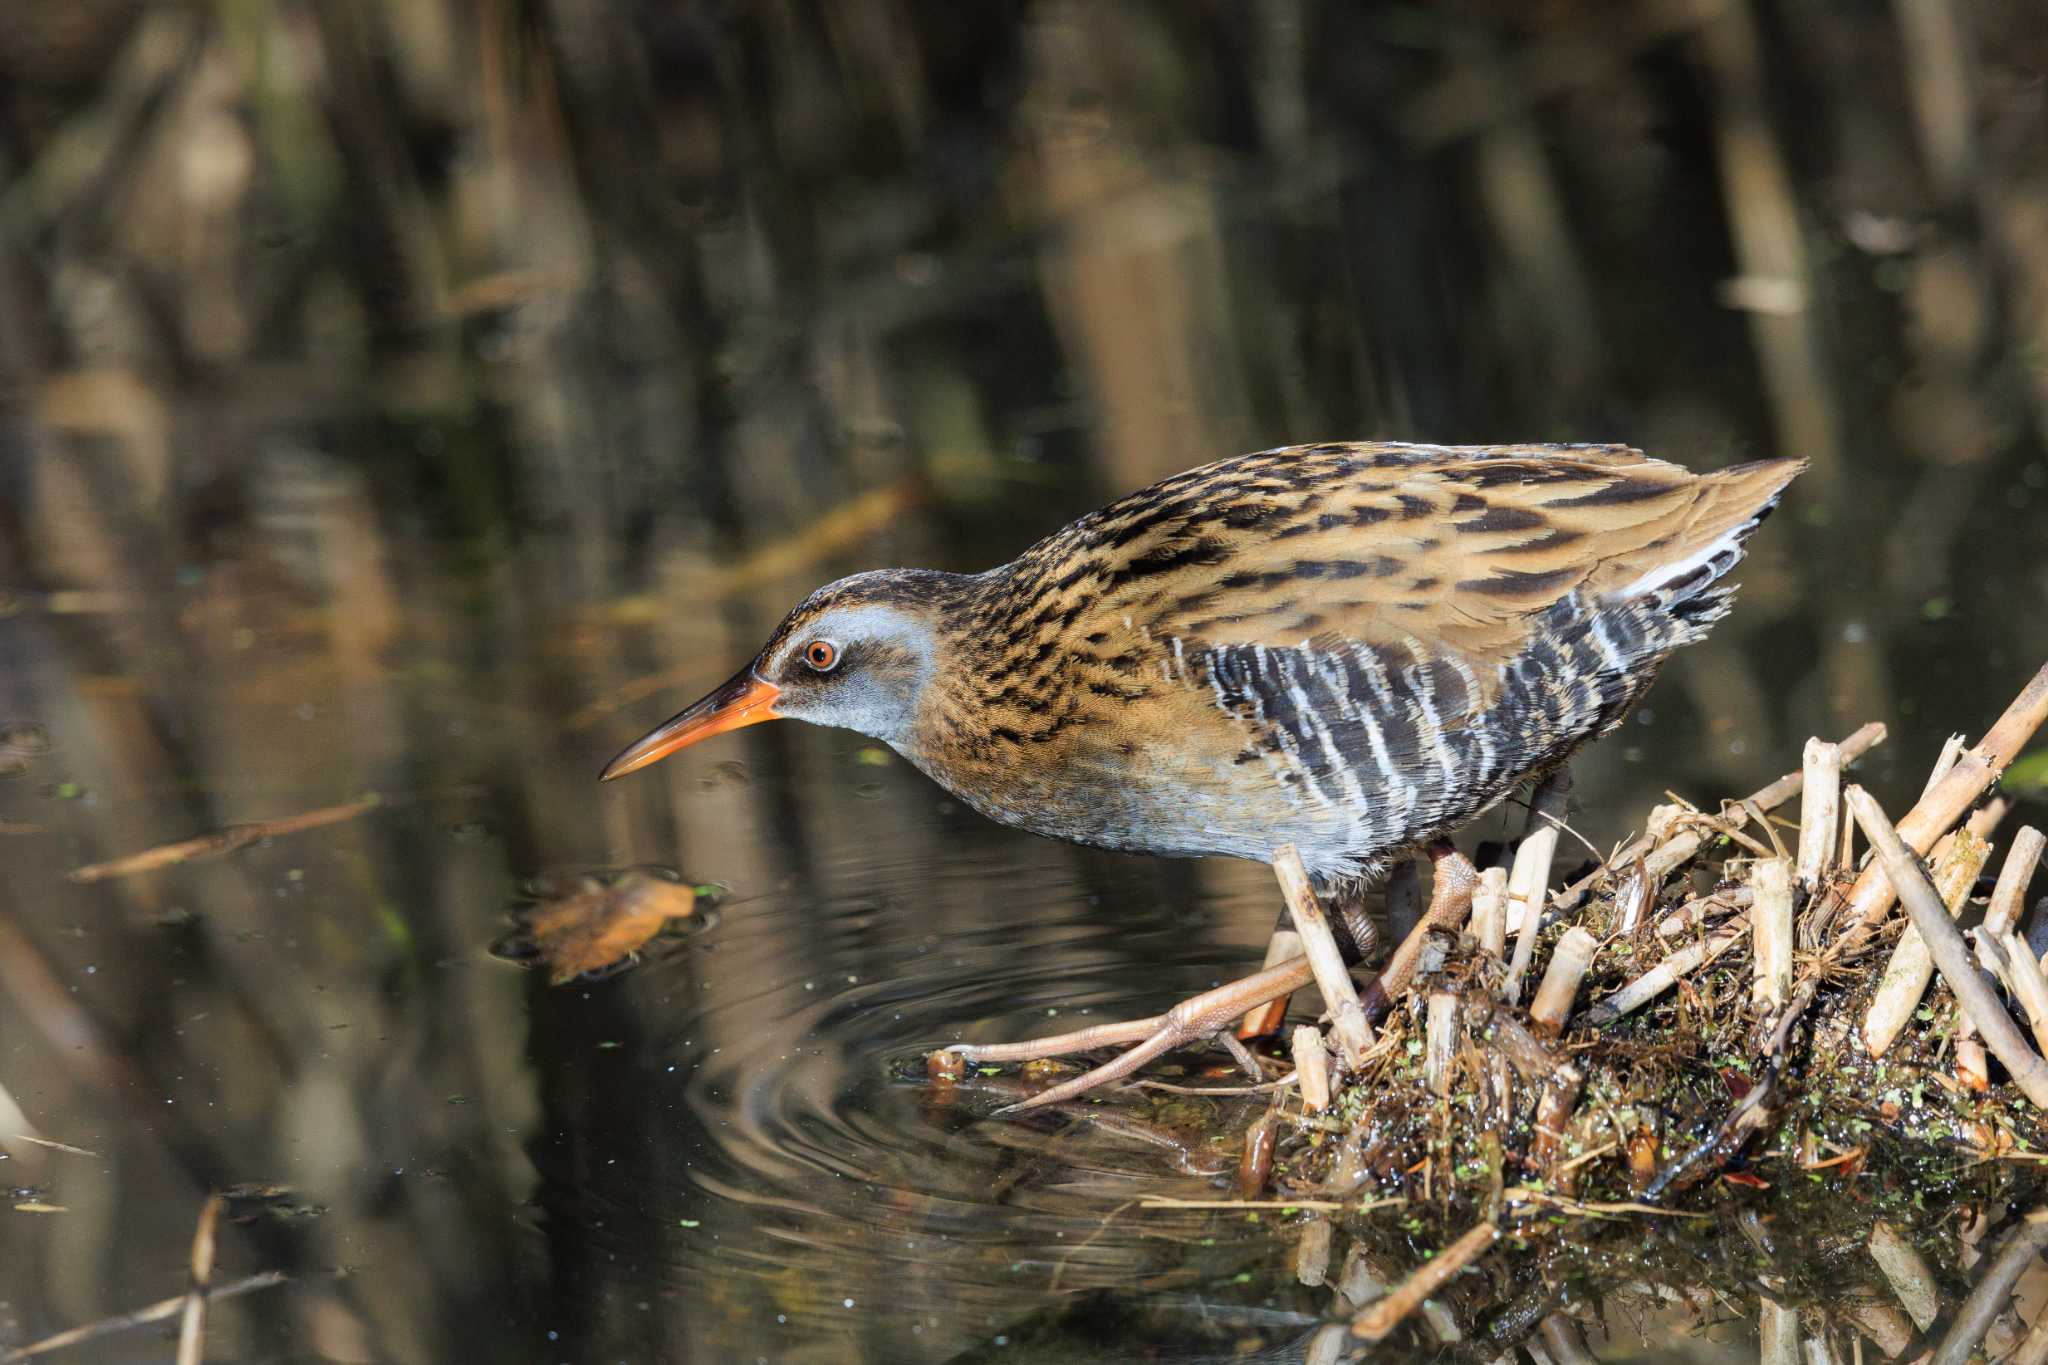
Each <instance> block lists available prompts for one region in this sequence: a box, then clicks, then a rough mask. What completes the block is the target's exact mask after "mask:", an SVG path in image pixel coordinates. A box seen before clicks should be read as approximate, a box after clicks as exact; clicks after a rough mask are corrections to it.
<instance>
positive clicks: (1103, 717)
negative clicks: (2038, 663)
mask: <svg viewBox="0 0 2048 1365" xmlns="http://www.w3.org/2000/svg"><path fill="white" fill-rule="evenodd" d="M1804 468H1805V464H1804V462H1803V461H1800V460H1796V459H1774V460H1763V461H1757V462H1753V463H1747V464H1740V465H1735V466H1732V467H1730V468H1726V469H1722V470H1718V471H1715V472H1710V473H1695V472H1693V471H1691V470H1689V469H1686V468H1684V467H1682V466H1680V465H1676V464H1672V463H1669V462H1666V461H1663V460H1658V459H1653V458H1650V457H1648V456H1646V455H1644V454H1643V453H1642V452H1641V451H1640V450H1637V449H1635V448H1634V447H1631V446H1626V445H1590V444H1574V445H1490V446H1452V445H1428V444H1411V443H1403V442H1335V443H1323V444H1316V445H1296V446H1284V447H1279V448H1275V449H1270V450H1264V451H1258V452H1255V453H1252V454H1248V455H1240V456H1237V457H1235V458H1232V459H1225V460H1221V461H1218V462H1215V463H1212V464H1206V465H1203V466H1201V467H1199V468H1195V469H1191V470H1188V471H1186V472H1185V473H1181V474H1176V475H1173V476H1172V477H1169V478H1166V479H1163V480H1161V481H1160V482H1158V483H1155V484H1153V485H1151V486H1150V487H1148V488H1145V489H1142V490H1140V491H1138V492H1135V493H1131V494H1129V495H1128V496H1125V497H1122V498H1119V499H1118V500H1116V501H1115V502H1112V503H1110V504H1109V505H1108V506H1106V507H1103V508H1101V509H1100V510H1098V511H1095V512H1091V513H1089V514H1087V515H1086V516H1083V517H1081V518H1080V519H1079V520H1077V521H1075V522H1073V523H1071V524H1070V525H1068V526H1066V527H1064V528H1062V529H1060V530H1058V531H1056V532H1054V533H1053V534H1051V535H1049V536H1047V537H1045V538H1044V539H1042V540H1040V541H1038V542H1037V543H1036V544H1034V545H1032V546H1030V547H1029V548H1028V549H1026V550H1025V551H1024V552H1023V553H1021V554H1020V555H1018V556H1017V557H1016V558H1015V559H1013V560H1011V561H1009V562H1008V563H1006V564H1002V565H999V566H997V567H995V568H992V569H989V570H986V571H985V572H981V573H950V572H943V571H938V570H931V569H884V570H875V571H869V572H865V573H857V574H854V575H852V576H851V577H847V578H841V579H839V580H838V581H836V582H833V583H830V584H827V585H826V586H824V587H821V588H819V589H817V590H816V591H815V592H813V593H811V594H810V595H809V596H808V597H806V598H805V599H804V600H803V601H802V602H800V603H798V604H797V606H796V607H795V608H794V609H793V610H791V611H790V612H789V613H788V615H787V616H785V617H784V618H783V620H782V622H781V624H780V625H778V626H777V627H776V628H775V630H774V631H773V632H772V633H771V634H770V635H769V637H768V640H767V643H766V644H764V645H763V646H762V647H761V649H760V650H759V651H758V652H757V653H756V654H755V656H754V657H753V658H752V659H751V660H749V661H748V662H747V663H746V665H745V666H744V667H742V668H741V669H740V670H739V671H738V672H737V673H735V674H734V675H733V676H732V678H731V679H730V680H729V681H727V682H726V683H725V684H723V685H722V686H720V687H718V688H716V689H715V690H713V691H712V692H711V693H710V694H709V695H707V696H705V697H704V698H702V699H701V700H699V701H697V702H695V703H694V704H692V705H690V706H688V707H686V708H685V709H684V710H682V711H681V712H679V713H678V714H676V715H675V716H673V717H671V718H670V719H669V720H667V721H666V722H664V723H663V724H661V725H660V726H658V727H656V728H655V729H654V730H652V731H650V732H649V733H648V734H646V735H645V736H643V737H642V738H640V739H639V740H636V741H635V742H634V743H633V744H631V745H629V746H628V747H627V748H626V749H625V750H624V751H622V752H621V753H620V754H619V755H618V756H617V757H616V758H614V759H613V760H612V761H611V763H610V764H608V765H607V766H606V767H605V769H604V771H603V773H602V777H603V779H604V780H606V781H610V780H614V779H616V778H619V777H623V776H625V775H626V774H628V773H632V772H635V771H637V770H639V769H641V768H644V767H646V766H647V765H648V764H650V763H654V762H656V761H657V760H659V759H661V758H663V757H665V756H667V755H669V754H672V753H674V752H676V751H677V750H679V749H682V748H685V747H687V746H689V745H692V744H696V743H699V742H701V741H703V740H705V739H709V738H710V737H712V736H714V735H718V734H723V733H725V732H728V731H731V730H736V729H739V728H741V727H743V726H750V725H754V724H757V723H760V722H763V721H767V720H771V719H778V718H791V719H798V720H805V721H809V722H812V723H814V724H819V725H826V726H837V727H842V728H845V729H849V730H854V731H858V732H859V733H861V734H863V735H866V736H869V737H870V738H872V739H874V740H877V741H879V742H881V743H883V744H886V745H888V746H889V747H890V748H892V749H893V750H895V751H896V752H897V753H899V754H900V755H902V756H903V757H904V758H905V759H907V760H908V761H909V762H910V763H911V764H912V765H913V766H915V767H916V768H918V769H919V770H920V771H922V772H923V773H925V774H926V775H927V776H929V777H930V778H931V779H932V780H933V781H935V782H936V783H938V785H939V786H941V787H942V788H944V789H945V790H946V791H948V792H950V793H951V794H952V795H953V796H955V797H956V798H958V799H959V800H960V801H962V802H964V803H965V804H966V805H968V806H969V807H971V808H972V809H974V810H976V811H978V812H980V813H981V814H982V815H984V816H987V817H988V818H989V819H991V820H993V821H995V822H996V823H998V824H1002V825H1008V826H1012V827H1015V828H1018V829H1023V830H1027V831H1030V832H1032V833H1035V834H1040V835H1045V836H1049V837H1052V838H1055V839H1062V840H1067V841H1071V842H1075V843H1080V844H1087V845H1093V846H1096V847H1101V848H1108V849H1115V850H1120V851H1124V852H1131V853H1146V854H1154V855H1160V856H1167V857H1195V856H1209V855H1223V856H1229V857H1236V858H1245V859H1252V860H1257V861H1271V860H1272V859H1273V858H1274V856H1275V852H1276V850H1278V849H1280V848H1282V847H1283V846H1288V845H1291V846H1292V847H1293V848H1294V849H1295V850H1296V851H1297V852H1298V855H1299V857H1300V859H1301V862H1302V865H1303V867H1304V868H1305V870H1306V871H1307V872H1308V874H1309V876H1310V877H1311V879H1312V881H1313V883H1314V885H1315V886H1316V887H1317V888H1318V889H1319V890H1321V891H1324V892H1327V893H1331V894H1339V895H1342V894H1346V893H1355V892H1356V891H1357V890H1358V889H1360V888H1363V887H1365V886H1367V885H1370V884H1371V883H1373V882H1374V881H1375V880H1376V879H1378V878H1379V877H1380V876H1381V875H1382V874H1384V872H1385V871H1386V870H1387V869H1388V867H1389V866H1390V865H1391V864H1392V863H1393V862H1394V861H1395V860H1396V859H1398V858H1402V857H1406V856H1411V855H1412V854H1414V853H1415V852H1416V851H1418V850H1424V849H1429V850H1433V851H1436V852H1437V853H1440V854H1441V853H1444V852H1445V851H1446V850H1447V849H1448V845H1447V843H1446V842H1445V841H1446V840H1447V838H1448V836H1449V835H1450V834H1452V833H1454V832H1455V831H1456V830H1457V829H1459V828H1460V827H1462V826H1463V825H1465V824H1467V823H1469V822H1470V821H1472V820H1473V819H1474V818H1475V817H1476V816H1478V815H1479V814H1480V813H1482V812H1484V811H1485V810H1487V809H1488V808H1490V807H1492V806H1494V805H1495V804H1497V803H1498V802H1500V801H1501V800H1503V799H1504V798H1506V797H1507V796H1509V795H1510V794H1511V793H1512V792H1514V791H1515V790H1516V789H1517V788H1519V787H1521V786H1523V785H1524V784H1526V783H1529V782H1531V781H1532V780H1536V779H1538V778H1541V777H1543V776H1544V775H1546V774H1548V773H1551V772H1553V771H1555V770H1556V769H1558V768H1559V767H1560V766H1562V765H1563V764H1564V763H1566V762H1567V761H1568V760H1569V759H1570V758H1571V757H1572V755H1573V754H1574V753H1575V752H1576V751H1577V750H1578V749H1579V748H1580V747H1581V746H1583V745H1584V744H1586V743H1587V742H1588V741H1590V740H1592V739H1594V738H1596V737H1597V736H1599V735H1602V734H1604V733H1607V732H1609V731H1611V730H1613V729H1614V728H1615V727H1616V726H1617V725H1619V724H1620V723H1621V722H1622V721H1623V720H1624V719H1625V718H1626V716H1627V715H1628V713H1629V711H1630V709H1631V708H1632V707H1633V706H1634V705H1635V704H1636V703H1637V702H1638V701H1639V700H1640V698H1641V697H1642V696H1643V694H1644V693H1645V691H1646V690H1647V689H1648V688H1649V686H1650V684H1651V682H1652V680H1653V679H1654V678H1655V676H1656V674H1657V672H1658V669H1659V668H1660V666H1661V665H1662V664H1663V662H1664V661H1665V660H1666V659H1667V658H1668V657H1669V656H1670V654H1671V653H1672V652H1673V651H1674V650H1676V649H1678V648H1680V647H1681V646H1683V645H1686V644H1690V643H1692V642H1694V641H1697V640H1699V639H1701V638H1702V637H1704V636H1705V635H1706V634H1707V632H1708V630H1709V629H1710V628H1711V627H1712V626H1713V624H1714V623H1715V622H1716V621H1718V620H1720V619H1721V618H1722V617H1723V616H1725V615H1726V614H1727V612H1728V610H1729V607H1730V604H1731V602H1732V598H1733V586H1732V585H1731V584H1729V583H1727V582H1726V581H1725V576H1726V575H1727V573H1728V572H1729V570H1730V569H1732V568H1733V567H1734V566H1735V564H1736V563H1737V562H1738V561H1739V560H1740V559H1741V558H1742V556H1743V554H1744V551H1745V548H1746V546H1747V544H1748V541H1749V539H1750V537H1751V536H1752V534H1753V533H1754V532H1755V531H1756V529H1757V527H1758V526H1759V525H1760V524H1761V523H1762V522H1763V520H1764V518H1765V517H1766V516H1768V515H1769V513H1770V512H1771V511H1772V510H1773V509H1774V508H1775V507H1776V506H1777V504H1778V502H1779V500H1780V498H1781V497H1782V496H1783V494H1784V491H1785V488H1786V486H1787V485H1788V484H1789V483H1790V482H1791V480H1792V479H1793V478H1794V477H1795V476H1797V475H1798V474H1799V472H1800V471H1801V470H1802V469H1804ZM1443 880H1444V879H1443V877H1442V876H1441V875H1440V877H1439V881H1440V882H1442V881H1443ZM1260 976H1261V977H1269V978H1272V979H1271V980H1270V981H1268V982H1267V983H1266V987H1265V988H1267V989H1270V988H1271V987H1272V986H1273V985H1274V984H1275V983H1276V982H1277V981H1279V980H1280V979H1282V978H1283V977H1284V978H1286V979H1293V978H1294V977H1301V980H1299V981H1297V982H1296V984H1297V985H1299V984H1302V983H1303V982H1305V980H1306V977H1305V976H1303V975H1302V974H1301V973H1300V972H1295V973H1293V974H1292V976H1289V975H1288V974H1286V973H1282V974H1281V975H1280V976H1277V977H1276V976H1274V972H1273V969H1269V970H1268V971H1267V972H1264V973H1261V974H1260ZM1252 979H1253V978H1248V979H1247V980H1252ZM1237 984H1238V985H1240V986H1241V985H1243V983H1237ZM1211 994H1214V993H1211ZM1246 996H1247V992H1246V991H1244V990H1240V991H1238V992H1237V994H1234V995H1227V998H1224V999H1223V1000H1221V1001H1220V1003H1217V1004H1215V1005H1213V1006H1212V1007H1210V1008H1208V1009H1207V1010H1206V1012H1204V1011H1199V1010H1198V1011H1196V1013H1197V1014H1200V1015H1201V1018H1200V1019H1198V1020H1194V1021H1193V1022H1192V1023H1191V1022H1190V1020H1189V1019H1188V1018H1180V1019H1178V1020H1177V1021H1176V1022H1174V1023H1173V1026H1172V1028H1171V1029H1170V1030H1169V1031H1170V1032H1172V1033H1173V1034H1174V1040H1176V1041H1177V1040H1179V1039H1180V1038H1182V1037H1184V1036H1185V1035H1187V1034H1188V1032H1189V1029H1190V1027H1197V1026H1199V1027H1208V1026H1209V1025H1210V1024H1212V1023H1213V1022H1215V1019H1216V1018H1217V1017H1234V1015H1229V1016H1219V1015H1218V1011H1219V1010H1222V1009H1225V1008H1228V1009H1231V1010H1238V1007H1239V1006H1241V1005H1242V1004H1244V1002H1245V999H1246ZM1269 998H1271V997H1270V996H1269ZM1281 998H1284V996H1283V997H1281ZM1238 1012H1241V1010H1238ZM1166 1018H1167V1016H1160V1019H1166ZM1141 1022H1146V1023H1155V1024H1156V1023H1158V1020H1153V1021H1141ZM1131 1027H1132V1028H1135V1027H1136V1026H1135V1025H1133V1026H1131ZM1157 1034H1158V1030H1154V1031H1153V1033H1150V1034H1133V1035H1132V1036H1133V1037H1134V1038H1136V1037H1146V1038H1152V1039H1153V1040H1154V1041H1155V1042H1156V1041H1157ZM1083 1035H1087V1036H1088V1037H1090V1038H1095V1039H1101V1038H1103V1037H1104V1034H1103V1030H1101V1029H1096V1030H1084V1031H1082V1034H1081V1035H1068V1036H1066V1037H1068V1038H1081V1037H1082V1036H1083ZM1043 1041H1047V1042H1058V1041H1060V1040H1043ZM1006 1046H1010V1047H1012V1050H1013V1051H1015V1052H1016V1055H1023V1054H1022V1052H1021V1051H1020V1050H1018V1049H1020V1048H1021V1046H1022V1045H1006ZM1157 1050H1163V1049H1155V1050H1154V1051H1153V1052H1152V1053H1150V1054H1148V1055H1156V1052H1157ZM997 1054H1001V1055H1009V1054H1007V1053H1002V1050H1001V1049H986V1048H985V1049H980V1050H979V1051H978V1052H976V1054H975V1055H979V1056H989V1055H997ZM1032 1055H1045V1054H1044V1053H1042V1052H1041V1053H1035V1054H1032ZM1098 1070H1101V1068H1098ZM1126 1070H1128V1068H1126ZM1090 1074H1091V1075H1092V1074H1093V1073H1090Z"/></svg>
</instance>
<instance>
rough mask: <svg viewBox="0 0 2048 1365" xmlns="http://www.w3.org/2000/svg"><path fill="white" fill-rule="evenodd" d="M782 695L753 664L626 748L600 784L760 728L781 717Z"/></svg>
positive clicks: (601, 775) (611, 764)
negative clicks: (702, 743)
mask: <svg viewBox="0 0 2048 1365" xmlns="http://www.w3.org/2000/svg"><path fill="white" fill-rule="evenodd" d="M781 695H782V689H781V688H779V687H777V686H776V685H775V684H774V683H765V682H762V681H761V680H760V679H759V678H757V677H755V676H754V670H753V668H752V666H751V665H750V666H749V667H747V668H743V669H741V670H740V671H739V672H738V673H737V674H735V675H734V676H733V678H732V680H731V681H730V682H728V683H726V685H725V686H723V687H721V688H719V689H718V690H717V691H716V692H713V693H712V694H711V695H710V696H708V697H706V698H704V699H703V700H702V701H700V702H697V703H696V704H695V705H693V706H690V707H688V708H686V709H685V710H683V711H682V712H681V713H680V714H678V715H675V716H671V717H670V718H669V719H668V720H666V721H663V722H662V723H661V724H660V725H658V726H656V727H655V728H654V729H652V730H650V731H648V732H647V733H646V734H644V735H642V736H641V737H640V738H638V739H636V740H634V741H633V742H632V743H631V744H629V745H627V746H626V748H625V751H624V752H623V753H621V754H620V755H619V756H618V757H617V758H615V759H613V760H612V761H611V762H610V763H608V764H606V765H605V770H604V772H603V773H601V774H600V775H599V776H598V781H600V782H609V781H611V780H612V779H613V778H615V777H624V776H625V775H626V774H627V773H631V772H638V771H639V770H640V769H642V768H644V767H646V766H647V765H648V764H650V763H655V762H659V761H660V760H661V759H664V758H667V757H668V756H669V755H670V754H672V753H674V752H675V751H676V750H678V749H686V748H688V747H689V746H690V745H692V744H695V743H696V742H697V741H698V740H700V739H709V738H711V737H712V736H713V735H722V734H724V733H725V732H726V731H727V730H737V729H740V728H741V727H742V726H747V725H759V724H760V723H761V722H762V721H764V720H775V719H777V718H778V717H777V715H776V712H775V699H776V698H777V697H779V696H781Z"/></svg>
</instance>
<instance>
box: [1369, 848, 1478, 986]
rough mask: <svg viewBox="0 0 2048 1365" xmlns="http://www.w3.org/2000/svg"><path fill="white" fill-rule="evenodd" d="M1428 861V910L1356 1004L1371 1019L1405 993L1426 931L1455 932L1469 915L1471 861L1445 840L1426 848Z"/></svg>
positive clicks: (1474, 877)
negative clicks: (1432, 878) (1432, 879)
mask: <svg viewBox="0 0 2048 1365" xmlns="http://www.w3.org/2000/svg"><path fill="white" fill-rule="evenodd" d="M1429 860H1430V862H1431V863H1432V864H1433V865H1434V866H1435V869H1436V885H1435V887H1434V888H1433V889H1432V890H1431V891H1430V893H1429V909H1427V910H1425V911H1423V912H1422V918H1421V919H1419V920H1417V921H1416V922H1415V927H1414V928H1413V929H1411V930H1409V931H1408V937H1406V938H1404V939H1402V940H1401V946H1400V947H1398V948H1396V949H1395V950H1394V955H1393V956H1392V957H1390V958H1388V959H1387V965H1386V966H1384V967H1382V968H1381V969H1380V974H1379V975H1378V976H1377V977H1375V978H1374V979H1373V981H1372V983H1371V984H1370V985H1368V986H1367V987H1366V988H1365V990H1364V991H1362V992H1360V994H1359V1003H1360V1004H1362V1005H1364V1006H1365V1012H1366V1014H1367V1015H1368V1016H1370V1017H1371V1018H1374V1019H1377V1018H1379V1016H1380V1015H1382V1014H1384V1013H1386V1011H1387V1007H1388V1006H1389V1005H1391V1004H1393V1002H1394V997H1395V996H1397V995H1399V994H1400V993H1401V992H1402V991H1405V990H1407V989H1408V980H1409V978H1410V977H1412V976H1414V975H1415V963H1416V962H1417V960H1418V959H1420V958H1421V956H1422V945H1423V943H1424V941H1425V940H1427V939H1428V937H1429V932H1430V930H1432V929H1456V928H1458V926H1460V925H1461V924H1463V923H1464V922H1465V919H1466V917H1467V916H1468V915H1470V914H1471V913H1472V888H1474V887H1475V886H1477V885H1479V869H1478V868H1476V867H1474V866H1472V860H1471V859H1470V858H1467V857H1466V856H1465V855H1464V854H1462V853H1460V852H1458V850H1457V849H1456V848H1455V847H1454V846H1453V845H1452V844H1451V841H1450V840H1448V839H1438V840H1437V841H1436V842H1435V843H1433V844H1431V845H1430V846H1429Z"/></svg>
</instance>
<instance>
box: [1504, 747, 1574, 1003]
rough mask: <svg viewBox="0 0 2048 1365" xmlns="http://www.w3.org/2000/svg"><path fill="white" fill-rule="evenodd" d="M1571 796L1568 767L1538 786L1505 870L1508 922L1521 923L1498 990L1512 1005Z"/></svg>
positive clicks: (1519, 990)
mask: <svg viewBox="0 0 2048 1365" xmlns="http://www.w3.org/2000/svg"><path fill="white" fill-rule="evenodd" d="M1571 794H1572V776H1571V770H1570V769H1569V768H1559V769H1558V770H1557V771H1556V772H1554V773H1552V774H1551V775H1550V776H1549V777H1547V778H1545V779H1544V780H1543V782H1542V784H1541V785H1539V786H1538V787H1537V788H1536V798H1535V800H1533V801H1531V802H1530V803H1529V832H1528V833H1527V834H1525V835H1524V836H1523V837H1522V845H1521V847H1520V848H1517V849H1516V850H1515V866H1514V870H1513V871H1512V872H1510V873H1509V874H1508V922H1509V923H1510V924H1519V926H1520V936H1519V937H1518V938H1516V940H1515V961H1514V965H1513V966H1512V967H1510V968H1509V969H1508V979H1507V982H1506V983H1505V984H1504V985H1503V986H1502V987H1501V992H1500V995H1501V999H1503V1000H1505V1001H1507V1002H1508V1003H1509V1004H1510V1005H1512V1004H1515V1003H1516V1002H1517V1001H1519V1000H1520V999H1521V995H1522V978H1523V976H1525V975H1526V974H1527V973H1528V971H1529V963H1530V961H1531V960H1532V959H1533V958H1534V957H1535V955H1536V935H1537V932H1538V931H1539V930H1540V929H1541V928H1542V927H1543V907H1544V904H1545V902H1546V901H1547V899H1548V897H1547V895H1546V892H1547V890H1548V888H1549V886H1550V864H1551V862H1552V861H1553V860H1554V859H1555V858H1556V857H1557V840H1558V835H1559V834H1560V832H1562V830H1563V828H1564V818H1565V815H1566V813H1567V807H1568V806H1569V805H1570V803H1571ZM1518 908H1519V911H1520V916H1521V917H1520V919H1519V920H1517V919H1516V913H1517V909H1518Z"/></svg>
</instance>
